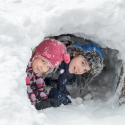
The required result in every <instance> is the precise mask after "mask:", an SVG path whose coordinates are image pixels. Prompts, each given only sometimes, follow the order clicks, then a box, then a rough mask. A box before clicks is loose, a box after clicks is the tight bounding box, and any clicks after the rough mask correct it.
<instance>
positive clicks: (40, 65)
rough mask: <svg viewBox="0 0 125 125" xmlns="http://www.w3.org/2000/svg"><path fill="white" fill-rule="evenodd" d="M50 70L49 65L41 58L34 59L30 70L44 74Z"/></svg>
mask: <svg viewBox="0 0 125 125" xmlns="http://www.w3.org/2000/svg"><path fill="white" fill-rule="evenodd" d="M51 68H52V67H51V65H50V64H49V63H48V62H47V61H46V60H45V59H43V58H42V57H36V58H35V59H34V60H33V63H32V69H33V72H35V73H46V72H47V71H48V70H50V69H51Z"/></svg>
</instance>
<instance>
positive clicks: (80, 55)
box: [49, 44, 104, 99]
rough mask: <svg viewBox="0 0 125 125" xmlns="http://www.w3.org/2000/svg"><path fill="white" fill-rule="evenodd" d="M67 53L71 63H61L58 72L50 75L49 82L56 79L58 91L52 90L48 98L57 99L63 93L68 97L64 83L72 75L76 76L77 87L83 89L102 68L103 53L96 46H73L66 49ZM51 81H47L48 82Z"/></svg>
mask: <svg viewBox="0 0 125 125" xmlns="http://www.w3.org/2000/svg"><path fill="white" fill-rule="evenodd" d="M67 52H68V53H69V54H70V56H71V59H70V60H71V61H70V62H69V63H68V64H66V63H65V62H64V61H63V62H62V63H61V65H60V66H59V67H58V70H56V71H55V72H53V74H52V75H51V80H53V79H57V89H58V91H57V90H55V89H53V90H52V91H51V92H50V94H49V97H51V98H56V99H58V97H57V94H60V93H64V94H65V96H67V95H70V93H69V91H68V90H67V88H66V83H67V82H68V81H69V80H70V79H72V78H73V77H74V74H75V75H77V78H76V80H77V84H78V86H79V87H80V88H83V87H84V86H85V85H86V84H87V83H89V82H90V81H91V80H92V79H93V78H94V77H95V76H97V75H98V74H99V73H100V72H101V71H102V69H103V67H104V64H103V53H102V51H101V50H100V48H99V47H97V46H96V45H93V44H89V45H84V46H80V45H79V44H73V45H70V46H68V47H67ZM62 71H63V72H62ZM55 74H56V75H55ZM55 76H56V77H55ZM51 80H50V79H49V81H51Z"/></svg>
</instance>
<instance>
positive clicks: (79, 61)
mask: <svg viewBox="0 0 125 125" xmlns="http://www.w3.org/2000/svg"><path fill="white" fill-rule="evenodd" d="M73 57H74V58H73V59H72V60H71V62H70V64H69V72H70V73H74V74H83V73H85V72H88V71H89V70H90V69H91V68H90V67H89V65H88V62H87V60H86V59H85V58H84V57H83V56H81V55H77V54H76V55H75V54H73Z"/></svg>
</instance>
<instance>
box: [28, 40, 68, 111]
mask: <svg viewBox="0 0 125 125" xmlns="http://www.w3.org/2000/svg"><path fill="white" fill-rule="evenodd" d="M63 60H64V62H65V63H69V62H70V55H69V54H67V50H66V47H65V45H63V44H62V43H61V42H59V41H57V40H54V39H47V40H44V41H43V42H41V43H40V44H39V45H38V46H37V47H36V50H35V53H34V55H33V56H32V57H31V59H30V61H29V63H28V66H27V69H26V72H27V77H26V85H27V94H28V98H29V99H30V101H31V104H32V105H34V106H35V108H36V109H37V110H41V109H45V108H47V107H58V106H59V105H60V103H59V101H58V100H56V99H54V98H51V99H48V97H47V95H48V94H49V89H48V87H47V86H46V85H45V83H44V75H46V74H47V73H48V72H52V71H53V69H54V67H56V66H58V65H59V64H60V63H61V62H62V61H63Z"/></svg>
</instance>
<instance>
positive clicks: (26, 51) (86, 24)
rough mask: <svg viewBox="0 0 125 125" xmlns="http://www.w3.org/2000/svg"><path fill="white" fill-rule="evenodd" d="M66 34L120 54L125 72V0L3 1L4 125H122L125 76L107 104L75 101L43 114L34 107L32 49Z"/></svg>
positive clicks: (0, 118)
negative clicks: (29, 80)
mask: <svg viewBox="0 0 125 125" xmlns="http://www.w3.org/2000/svg"><path fill="white" fill-rule="evenodd" d="M66 33H70V34H76V35H77V36H81V37H84V38H86V39H90V40H92V41H94V42H95V43H97V44H99V45H100V46H102V47H103V48H105V47H108V48H111V49H115V50H118V51H119V53H118V54H117V55H116V56H117V58H118V59H119V60H123V62H122V65H123V67H125V53H124V50H125V43H124V39H125V1H124V0H115V1H114V0H94V1H93V0H68V1H67V0H54V1H51V0H47V1H46V0H0V86H1V87H0V90H1V94H0V100H1V101H0V125H76V124H84V125H124V123H125V113H124V112H125V105H121V106H117V102H118V93H120V90H121V88H122V85H123V84H124V76H125V75H124V72H123V76H122V77H121V80H120V84H119V86H118V89H117V91H116V93H115V94H114V95H112V96H111V95H110V94H108V93H107V94H106V96H107V98H108V100H106V101H101V100H96V101H95V100H82V99H81V98H80V97H78V98H76V99H73V98H71V100H72V104H71V105H68V106H64V105H61V106H60V107H59V108H48V109H45V110H41V111H39V112H38V111H36V109H35V108H34V106H32V105H31V104H30V101H29V99H28V98H27V93H26V85H25V77H26V73H25V70H26V66H27V63H28V61H29V59H30V57H31V53H32V52H31V48H34V47H35V46H36V45H38V44H39V43H40V42H41V41H42V40H43V39H44V37H46V36H56V35H60V34H66ZM109 52H110V49H109ZM110 55H111V54H110V53H109V57H110ZM112 67H113V65H112ZM116 67H117V66H116ZM119 71H120V69H118V70H117V72H119ZM101 78H102V77H101ZM96 80H97V79H96ZM107 84H108V83H107ZM112 84H113V83H112ZM90 91H91V88H90ZM96 91H99V90H96ZM99 93H100V94H101V92H99ZM101 95H103V93H102V94H101ZM101 95H100V96H101ZM87 98H88V97H87Z"/></svg>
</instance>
